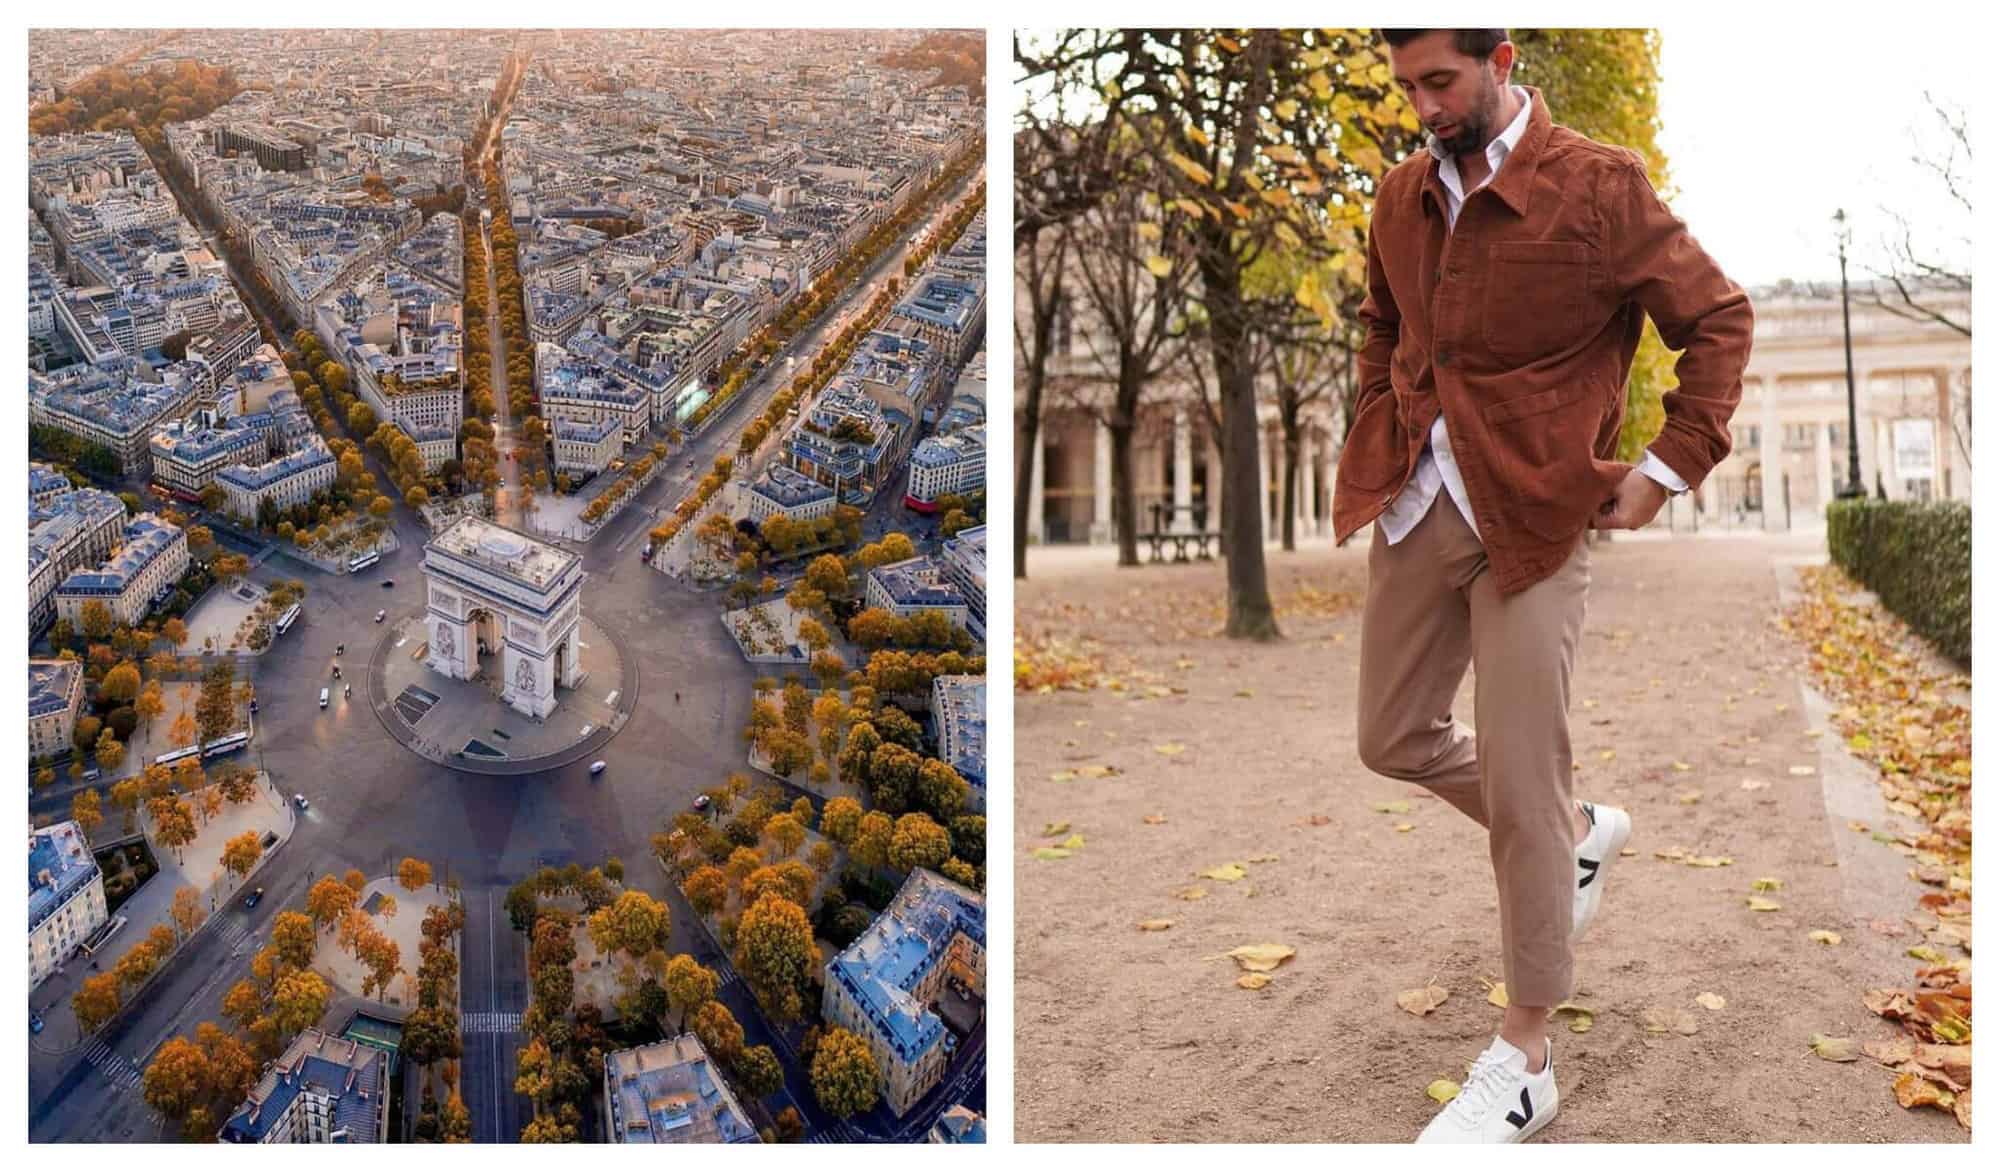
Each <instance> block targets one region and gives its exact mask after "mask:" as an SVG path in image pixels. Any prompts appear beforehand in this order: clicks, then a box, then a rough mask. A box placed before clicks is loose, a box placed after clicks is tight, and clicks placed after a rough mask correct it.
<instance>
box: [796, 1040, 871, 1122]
mask: <svg viewBox="0 0 2000 1172" xmlns="http://www.w3.org/2000/svg"><path fill="white" fill-rule="evenodd" d="M881 1082H882V1072H881V1071H880V1069H878V1068H877V1067H876V1065H875V1055H874V1053H873V1052H872V1051H871V1050H869V1048H868V1043H867V1042H865V1041H863V1040H862V1039H861V1038H860V1037H859V1036H858V1035H855V1034H852V1033H849V1032H848V1031H846V1030H844V1029H841V1028H839V1027H838V1026H836V1027H834V1028H832V1029H829V1030H827V1031H826V1032H825V1033H824V1034H822V1035H821V1036H820V1040H819V1046H818V1048H817V1049H815V1050H814V1051H813V1057H812V1087H813V1097H814V1098H816V1099H818V1100H819V1105H820V1106H821V1107H822V1108H823V1109H825V1111H826V1112H827V1113H828V1114H830V1115H832V1116H834V1117H835V1118H838V1119H851V1118H853V1117H854V1116H856V1115H860V1114H863V1113H864V1112H867V1111H869V1110H871V1109H873V1108H874V1106H875V1101H876V1099H877V1098H878V1096H879V1094H880V1091H879V1087H880V1085H881Z"/></svg>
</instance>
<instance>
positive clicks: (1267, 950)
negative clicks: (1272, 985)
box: [1203, 944, 1299, 973]
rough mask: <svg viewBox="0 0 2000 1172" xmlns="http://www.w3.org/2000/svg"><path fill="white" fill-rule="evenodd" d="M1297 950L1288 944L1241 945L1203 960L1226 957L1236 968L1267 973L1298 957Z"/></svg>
mask: <svg viewBox="0 0 2000 1172" xmlns="http://www.w3.org/2000/svg"><path fill="white" fill-rule="evenodd" d="M1298 951H1299V950H1298V949H1296V948H1293V947H1292V946H1291V945H1289V944H1243V945H1238V946H1237V947H1235V948H1232V949H1230V950H1229V951H1228V952H1224V953H1220V954H1218V955H1216V956H1210V957H1204V958H1203V959H1204V960H1219V959H1221V958H1222V957H1224V956H1226V957H1229V958H1230V959H1232V960H1234V961H1235V962H1236V964H1237V967H1239V968H1241V969H1242V970H1243V971H1244V972H1249V973H1268V972H1270V971H1271V970H1273V969H1275V968H1277V967H1278V966H1279V965H1281V964H1283V963H1285V962H1286V961H1288V960H1290V959H1292V957H1294V956H1297V955H1298Z"/></svg>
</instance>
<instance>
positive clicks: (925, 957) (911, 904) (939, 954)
mask: <svg viewBox="0 0 2000 1172" xmlns="http://www.w3.org/2000/svg"><path fill="white" fill-rule="evenodd" d="M960 933H963V934H964V935H966V936H967V937H969V938H970V939H971V940H972V941H973V942H974V943H976V944H978V945H979V946H980V947H981V948H982V949H983V948H984V947H985V946H986V905H985V902H984V901H983V900H981V899H980V898H979V896H978V894H977V893H975V892H972V891H969V890H967V889H966V888H963V887H960V886H959V885H958V884H956V883H953V882H951V881H950V880H947V879H944V878H942V877H940V876H937V875H934V874H932V873H931V872H929V871H926V870H924V869H923V868H921V867H919V868H917V869H916V870H914V871H911V872H910V877H909V878H908V879H907V880H905V881H904V883H903V889H902V890H901V891H899V892H897V893H896V898H895V900H894V901H893V902H891V903H890V905H889V910H888V911H886V912H884V913H883V914H882V915H881V916H879V917H877V918H876V920H875V922H874V923H873V924H870V925H869V926H868V930H867V931H866V932H863V933H862V934H861V936H860V938H859V939H857V940H855V942H854V943H853V944H850V945H848V946H847V948H846V950H845V951H843V952H842V953H841V954H840V955H839V956H837V957H835V958H834V959H833V960H832V961H831V962H830V963H829V964H828V965H827V980H829V981H838V982H839V983H840V984H841V985H842V986H843V987H844V988H845V989H846V990H847V991H848V993H849V994H850V995H852V996H853V998H854V1000H855V1003H856V1004H858V1005H859V1006H860V1007H861V1009H862V1012H863V1013H865V1014H867V1016H868V1019H869V1021H870V1022H872V1023H873V1024H874V1026H875V1028H876V1032H877V1033H878V1034H879V1035H880V1037H881V1038H882V1040H883V1041H885V1042H887V1043H888V1045H889V1046H890V1048H892V1049H893V1050H895V1052H896V1056H897V1058H898V1059H900V1060H901V1061H902V1062H904V1063H910V1062H914V1061H915V1060H916V1059H917V1058H918V1057H920V1056H921V1055H923V1054H924V1053H925V1052H926V1051H928V1050H929V1049H930V1048H931V1047H933V1046H935V1045H937V1044H938V1043H939V1042H940V1041H941V1040H942V1039H943V1037H944V1032H945V1031H944V1023H943V1022H942V1021H940V1020H939V1019H938V1016H937V1015H936V1014H934V1013H932V1012H931V1011H930V1009H929V1008H927V1007H926V1006H924V1005H923V1004H921V1003H920V1002H918V1001H917V1000H916V998H915V997H913V996H912V995H911V992H910V991H911V990H912V989H915V988H916V987H917V985H918V984H919V983H920V982H921V981H922V980H923V979H924V977H925V976H926V975H928V974H929V973H930V972H931V970H932V969H934V968H936V967H937V966H938V965H939V964H941V963H942V962H943V961H944V957H945V953H946V951H947V950H948V949H949V948H950V946H951V941H952V937H954V936H956V935H958V934H960Z"/></svg>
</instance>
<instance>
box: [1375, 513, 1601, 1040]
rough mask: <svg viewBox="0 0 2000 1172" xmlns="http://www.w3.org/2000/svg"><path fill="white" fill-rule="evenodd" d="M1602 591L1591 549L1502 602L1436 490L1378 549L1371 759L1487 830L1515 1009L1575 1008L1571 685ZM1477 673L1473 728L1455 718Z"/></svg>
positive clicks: (1476, 549)
mask: <svg viewBox="0 0 2000 1172" xmlns="http://www.w3.org/2000/svg"><path fill="white" fill-rule="evenodd" d="M1589 589H1590V547H1589V546H1588V545H1586V544H1585V543H1584V539H1583V535H1582V534H1581V533H1579V534H1578V535H1577V539H1576V550H1575V552H1574V553H1572V554H1571V555H1570V559H1569V561H1567V562H1565V563H1564V564H1563V566H1562V568H1561V569H1559V570H1557V571H1556V572H1555V573H1554V574H1553V575H1551V576H1550V577H1548V578H1545V579H1543V580H1542V581H1540V582H1537V583H1536V584H1535V585H1533V586H1531V587H1529V588H1528V589H1526V590H1523V591H1521V592H1520V593H1518V594H1516V595H1514V596H1513V597H1511V598H1506V599H1503V598H1501V596H1500V592H1499V591H1498V589H1496V588H1495V586H1494V584H1493V576H1492V575H1491V574H1490V573H1488V572H1487V561H1486V547H1485V546H1483V545H1482V544H1480V541H1479V537H1478V535H1477V534H1475V533H1474V532H1473V531H1472V527H1471V526H1470V525H1467V524H1466V522H1465V518H1464V517H1463V516H1462V515H1461V514H1460V513H1459V511H1458V506H1457V505H1456V504H1454V503H1453V502H1452V500H1451V496H1450V494H1448V493H1446V492H1444V491H1442V490H1440V491H1439V492H1438V494H1437V499H1436V500H1435V501H1434V502H1433V503H1432V505H1431V509H1430V511H1429V512H1428V513H1426V514H1425V515H1424V518H1423V520H1421V521H1419V522H1418V523H1417V527H1416V528H1415V529H1413V530H1411V531H1410V533H1409V535H1408V536H1406V537H1404V538H1403V540H1402V541H1400V542H1398V543H1396V544H1395V545H1390V544H1389V541H1388V538H1386V537H1384V536H1383V534H1382V530H1381V528H1380V527H1379V526H1378V527H1377V528H1376V530H1375V536H1374V543H1373V544H1372V545H1371V546H1370V547H1369V550H1368V601H1367V604H1366V609H1365V610H1364V611H1363V614H1362V619H1361V679H1360V703H1359V722H1358V724H1359V727H1358V733H1359V735H1358V738H1357V741H1356V743H1357V745H1358V747H1359V750H1360V756H1361V761H1362V763H1363V764H1365V765H1367V766H1368V768H1370V769H1372V770H1374V771H1375V772H1377V773H1380V774H1384V775H1386V776H1388V777H1393V778H1398V779H1400V780H1404V781H1413V782H1416V783H1417V784H1419V785H1422V786H1424V787H1426V788H1428V789H1430V790H1432V791H1434V792H1435V793H1436V794H1437V795H1438V796H1439V797H1441V798H1443V799H1444V800H1445V801H1447V802H1450V803H1451V804H1452V805H1454V806H1456V807H1458V808H1459V809H1460V810H1462V811H1464V812H1465V813H1466V815H1467V816H1469V817H1470V818H1472V819H1473V820H1474V821H1476V822H1478V823H1479V824H1480V825H1482V826H1484V827H1486V829H1487V832H1488V843H1489V846H1490V849H1491V854H1492V858H1493V878H1494V880H1495V882H1496V883H1497V884H1498V886H1499V889H1500V943H1501V948H1502V950H1503V952H1504V954H1505V961H1504V965H1505V971H1506V978H1505V979H1506V982H1507V994H1508V999H1509V1000H1510V1001H1511V1002H1512V1003H1513V1004H1515V1005H1530V1006H1554V1005H1559V1004H1561V1003H1562V1002H1564V1001H1566V1000H1568V999H1569V996H1570V993H1571V992H1572V987H1571V972H1570V919H1571V916H1572V914H1573V913H1572V905H1573V901H1574V897H1575V894H1576V861H1575V842H1576V835H1575V833H1574V831H1573V827H1572V822H1571V814H1570V811H1571V808H1572V807H1571V804H1570V739H1569V681H1570V672H1571V668H1572V667H1573V666H1574V664H1575V662H1576V650H1577V644H1578V642H1579V640H1580V638H1581V635H1582V632H1583V617H1584V606H1585V596H1586V595H1587V594H1588V593H1589ZM1468 663H1469V664H1471V665H1473V667H1474V678H1475V683H1474V689H1475V690H1474V695H1473V705H1474V707H1473V713H1474V719H1475V721H1476V722H1477V725H1478V727H1477V729H1476V730H1475V729H1472V728H1468V727H1466V726H1465V725H1464V724H1463V723H1461V722H1459V721H1457V720H1454V719H1453V718H1452V714H1451V705H1452V700H1453V698H1454V697H1455V696H1456V695H1457V692H1458V687H1459V683H1460V682H1461V681H1462V680H1463V679H1464V678H1465V669H1466V665H1467V664H1468Z"/></svg>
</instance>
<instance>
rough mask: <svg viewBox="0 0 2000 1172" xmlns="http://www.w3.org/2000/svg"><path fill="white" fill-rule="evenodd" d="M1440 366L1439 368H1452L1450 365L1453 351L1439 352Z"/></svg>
mask: <svg viewBox="0 0 2000 1172" xmlns="http://www.w3.org/2000/svg"><path fill="white" fill-rule="evenodd" d="M1438 365H1439V366H1450V365H1451V351H1450V350H1439V351H1438Z"/></svg>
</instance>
